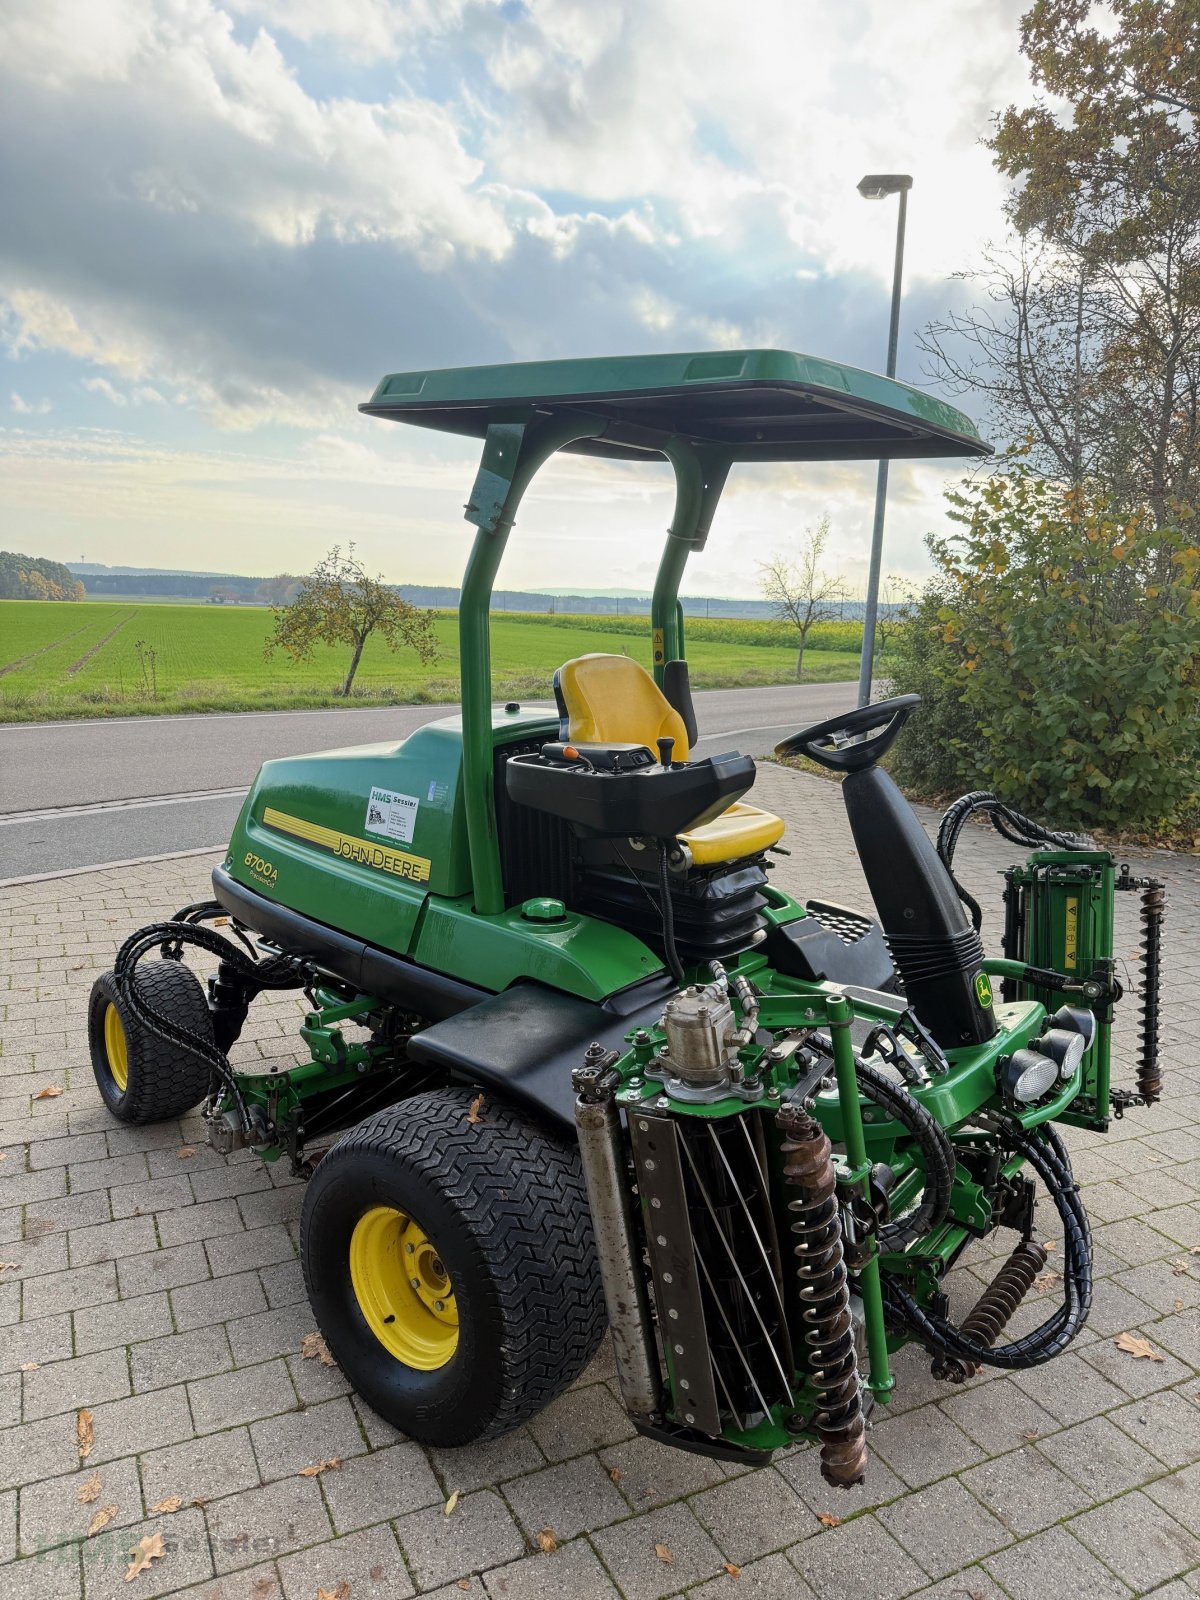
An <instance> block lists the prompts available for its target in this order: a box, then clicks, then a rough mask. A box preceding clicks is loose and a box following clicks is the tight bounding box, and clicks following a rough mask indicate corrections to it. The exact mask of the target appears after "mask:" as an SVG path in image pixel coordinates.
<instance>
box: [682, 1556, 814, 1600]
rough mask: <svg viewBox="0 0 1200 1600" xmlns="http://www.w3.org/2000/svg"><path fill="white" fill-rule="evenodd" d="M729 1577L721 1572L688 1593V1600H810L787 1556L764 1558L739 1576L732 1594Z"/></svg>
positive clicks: (729, 1574) (802, 1581) (806, 1589)
mask: <svg viewBox="0 0 1200 1600" xmlns="http://www.w3.org/2000/svg"><path fill="white" fill-rule="evenodd" d="M731 1576H732V1574H731V1573H729V1572H722V1574H721V1576H720V1577H719V1578H710V1579H709V1581H708V1582H707V1583H701V1584H698V1585H697V1586H696V1588H694V1589H689V1590H688V1600H730V1597H731V1595H732V1594H734V1593H736V1595H737V1600H812V1590H811V1589H810V1588H809V1587H808V1585H807V1584H806V1583H805V1581H804V1579H803V1578H802V1577H801V1576H800V1574H799V1573H798V1572H797V1571H796V1569H795V1567H794V1566H792V1564H791V1562H790V1561H789V1560H788V1559H787V1557H786V1556H780V1555H777V1556H764V1557H763V1559H762V1560H761V1561H752V1562H751V1563H750V1564H749V1566H745V1567H742V1568H741V1570H740V1571H739V1572H738V1583H737V1589H736V1591H735V1590H731V1589H730V1587H729V1580H730V1578H731Z"/></svg>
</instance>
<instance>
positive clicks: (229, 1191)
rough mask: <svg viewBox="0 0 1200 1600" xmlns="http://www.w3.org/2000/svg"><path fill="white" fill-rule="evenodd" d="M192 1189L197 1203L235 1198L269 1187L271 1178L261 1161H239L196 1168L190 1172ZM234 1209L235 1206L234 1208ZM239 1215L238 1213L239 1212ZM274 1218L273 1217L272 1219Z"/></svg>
mask: <svg viewBox="0 0 1200 1600" xmlns="http://www.w3.org/2000/svg"><path fill="white" fill-rule="evenodd" d="M190 1177H191V1180H192V1191H193V1193H194V1194H195V1196H196V1199H197V1201H198V1202H199V1203H201V1204H203V1203H205V1202H206V1201H210V1200H229V1201H233V1200H235V1198H236V1196H238V1195H240V1194H250V1193H251V1192H253V1191H254V1190H261V1189H270V1187H271V1179H270V1176H269V1174H268V1173H267V1172H266V1170H265V1168H264V1166H263V1163H262V1162H261V1161H257V1160H256V1161H239V1162H237V1163H236V1164H231V1165H229V1166H214V1167H210V1168H208V1170H207V1171H205V1170H201V1169H197V1170H196V1171H194V1172H192V1173H191V1174H190ZM234 1209H235V1210H236V1206H235V1208H234ZM239 1215H240V1213H239ZM272 1220H274V1219H272Z"/></svg>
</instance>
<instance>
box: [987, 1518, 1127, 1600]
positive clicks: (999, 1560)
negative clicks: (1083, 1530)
mask: <svg viewBox="0 0 1200 1600" xmlns="http://www.w3.org/2000/svg"><path fill="white" fill-rule="evenodd" d="M984 1566H985V1567H986V1569H987V1571H988V1572H989V1573H991V1575H992V1577H993V1578H995V1580H996V1582H997V1583H999V1584H1000V1585H1001V1586H1002V1587H1003V1589H1004V1590H1005V1592H1006V1593H1007V1594H1008V1595H1010V1596H1011V1597H1012V1600H1080V1597H1081V1596H1083V1595H1086V1596H1087V1597H1088V1600H1121V1597H1122V1596H1125V1595H1128V1594H1131V1593H1132V1590H1130V1589H1129V1588H1128V1587H1127V1586H1126V1585H1125V1584H1124V1583H1122V1582H1121V1580H1120V1579H1119V1578H1117V1577H1115V1576H1114V1575H1113V1573H1111V1572H1110V1571H1109V1569H1108V1568H1107V1567H1105V1566H1102V1565H1101V1563H1100V1562H1099V1561H1097V1560H1096V1558H1095V1556H1093V1555H1092V1554H1091V1552H1090V1551H1089V1550H1087V1549H1085V1548H1084V1546H1083V1545H1081V1544H1080V1543H1079V1541H1078V1539H1075V1538H1072V1536H1071V1534H1070V1533H1068V1532H1067V1530H1066V1529H1065V1528H1047V1529H1046V1531H1045V1533H1037V1534H1034V1536H1033V1538H1032V1539H1026V1540H1025V1541H1024V1543H1023V1544H1015V1545H1012V1546H1011V1547H1010V1548H1009V1549H1007V1550H1002V1551H1001V1552H1000V1554H999V1555H997V1556H991V1557H989V1559H988V1560H987V1561H985V1562H984Z"/></svg>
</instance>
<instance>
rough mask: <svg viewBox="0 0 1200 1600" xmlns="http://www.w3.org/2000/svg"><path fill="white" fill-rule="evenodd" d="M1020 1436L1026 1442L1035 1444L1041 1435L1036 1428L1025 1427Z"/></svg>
mask: <svg viewBox="0 0 1200 1600" xmlns="http://www.w3.org/2000/svg"><path fill="white" fill-rule="evenodd" d="M1021 1437H1022V1439H1024V1441H1025V1443H1026V1444H1036V1443H1037V1441H1038V1440H1039V1439H1040V1438H1041V1437H1042V1436H1041V1434H1040V1433H1039V1432H1038V1430H1037V1429H1036V1428H1026V1429H1025V1432H1024V1433H1023V1434H1022V1435H1021Z"/></svg>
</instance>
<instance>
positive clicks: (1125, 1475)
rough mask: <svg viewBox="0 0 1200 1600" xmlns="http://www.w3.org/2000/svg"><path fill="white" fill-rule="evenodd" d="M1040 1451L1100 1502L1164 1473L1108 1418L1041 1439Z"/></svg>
mask: <svg viewBox="0 0 1200 1600" xmlns="http://www.w3.org/2000/svg"><path fill="white" fill-rule="evenodd" d="M1037 1448H1038V1449H1039V1450H1041V1451H1044V1452H1045V1454H1046V1455H1048V1456H1049V1457H1050V1459H1051V1461H1053V1462H1054V1464H1055V1466H1056V1467H1058V1468H1060V1469H1061V1470H1062V1471H1063V1472H1065V1473H1066V1474H1067V1475H1068V1476H1069V1477H1071V1478H1074V1479H1075V1481H1076V1483H1078V1484H1079V1486H1080V1487H1081V1488H1083V1489H1087V1490H1088V1491H1089V1492H1090V1493H1091V1494H1093V1495H1094V1496H1095V1497H1096V1498H1097V1499H1108V1498H1109V1497H1110V1496H1112V1495H1115V1494H1123V1493H1124V1492H1125V1491H1126V1490H1127V1489H1136V1488H1137V1487H1138V1486H1139V1485H1140V1484H1143V1483H1147V1482H1149V1480H1150V1479H1152V1478H1157V1477H1158V1476H1159V1475H1160V1474H1161V1472H1162V1470H1163V1469H1162V1465H1161V1463H1160V1462H1158V1461H1157V1460H1155V1458H1154V1457H1153V1456H1152V1455H1151V1454H1150V1452H1149V1451H1148V1450H1143V1449H1142V1447H1141V1445H1139V1444H1135V1443H1134V1441H1133V1440H1132V1439H1131V1438H1129V1436H1128V1435H1127V1434H1125V1433H1123V1432H1122V1431H1121V1429H1120V1428H1118V1427H1115V1426H1114V1425H1113V1423H1111V1422H1110V1421H1109V1420H1108V1418H1107V1417H1094V1418H1092V1419H1091V1420H1090V1421H1088V1422H1080V1423H1077V1424H1076V1426H1075V1427H1073V1428H1068V1429H1067V1430H1066V1431H1065V1432H1064V1433H1056V1434H1052V1435H1051V1437H1050V1438H1048V1439H1041V1440H1039V1441H1038V1445H1037Z"/></svg>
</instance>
